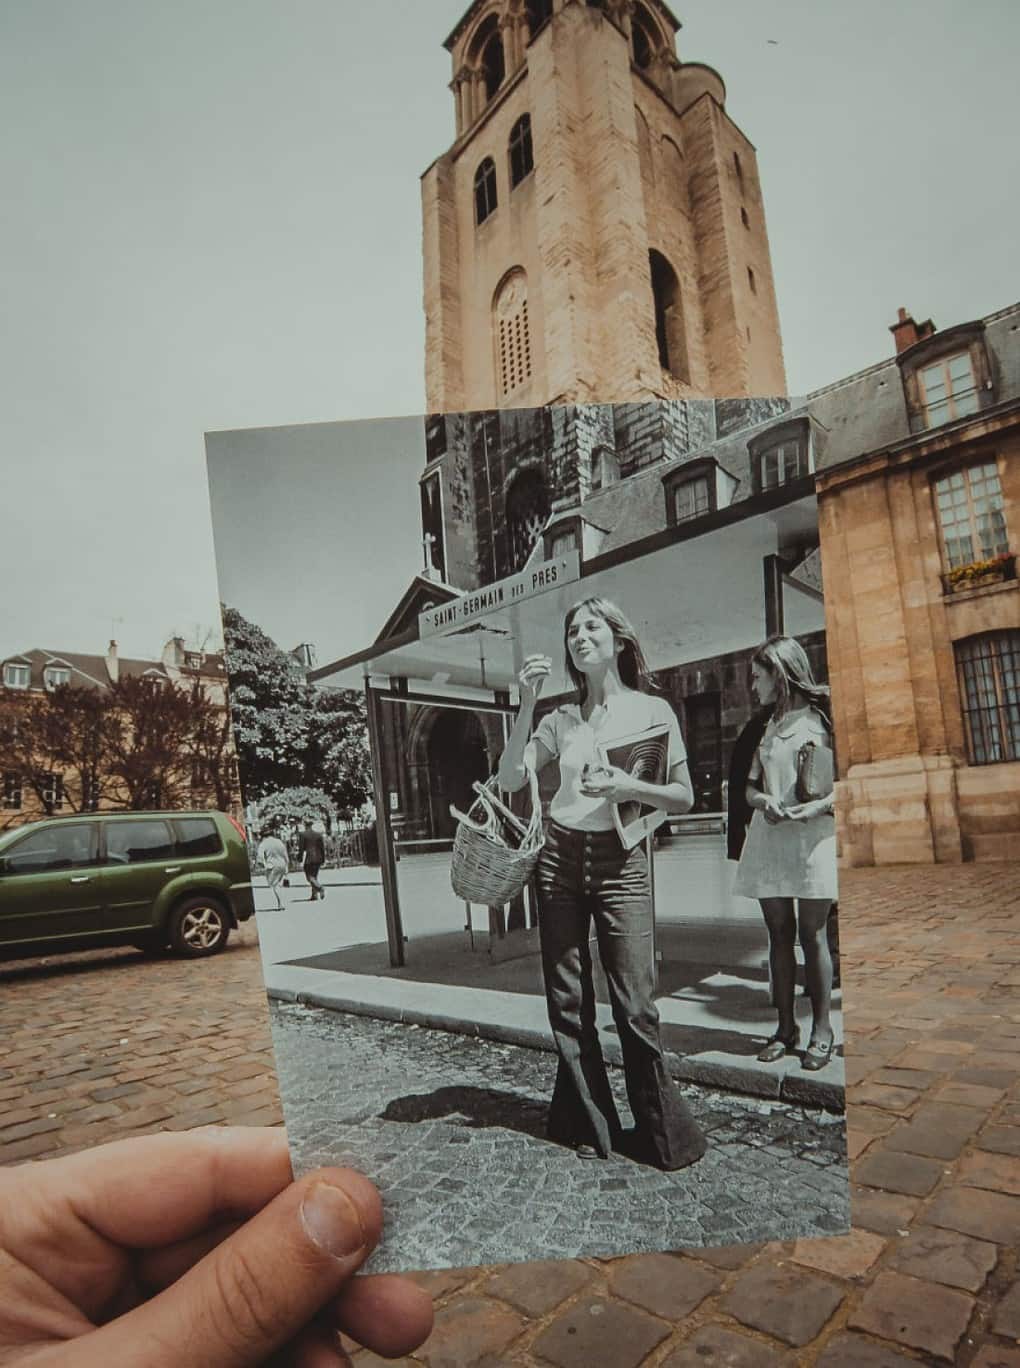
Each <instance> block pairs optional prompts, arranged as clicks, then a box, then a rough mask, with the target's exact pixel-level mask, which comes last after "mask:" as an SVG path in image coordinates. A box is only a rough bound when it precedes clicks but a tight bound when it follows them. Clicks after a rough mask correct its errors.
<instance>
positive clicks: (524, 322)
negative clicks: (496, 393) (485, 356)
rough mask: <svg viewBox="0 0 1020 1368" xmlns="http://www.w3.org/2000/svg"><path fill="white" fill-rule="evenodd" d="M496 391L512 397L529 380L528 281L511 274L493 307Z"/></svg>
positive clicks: (522, 274) (513, 272) (501, 288)
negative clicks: (497, 384) (497, 381)
mask: <svg viewBox="0 0 1020 1368" xmlns="http://www.w3.org/2000/svg"><path fill="white" fill-rule="evenodd" d="M493 314H494V323H495V333H496V363H497V370H498V373H499V390H500V394H501V395H502V396H504V397H505V396H506V395H508V394H511V393H512V392H513V391H514V390H515V389H519V388H520V386H521V385H524V384H526V383H527V381H529V380H530V379H531V327H530V324H529V321H528V278H527V276H526V275H525V274H524V272H523V271H522V270H519V269H518V270H515V271H511V272H510V274H509V275H508V276H507V277H506V278H505V279H504V281H503V283H502V285H500V287H499V289H498V290H497V292H496V298H495V301H494V304H493Z"/></svg>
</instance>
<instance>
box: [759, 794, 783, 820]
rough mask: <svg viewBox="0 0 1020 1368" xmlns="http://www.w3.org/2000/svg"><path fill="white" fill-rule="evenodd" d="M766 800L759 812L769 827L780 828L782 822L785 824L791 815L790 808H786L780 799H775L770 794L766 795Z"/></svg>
mask: <svg viewBox="0 0 1020 1368" xmlns="http://www.w3.org/2000/svg"><path fill="white" fill-rule="evenodd" d="M764 799H765V801H764V802H763V803H762V805H761V808H760V809H759V811H760V812H761V814H762V816H763V817H764V818H765V820H766V822H768V824H769V826H778V825H779V823H780V822H785V821H786V820H787V818H788V817H789V815H790V810H789V808H786V807H784V806H783V804H782V803H781V802H780V801H779V800H778V798H773V797H772V795H771V794H770V793H766V794H765V795H764Z"/></svg>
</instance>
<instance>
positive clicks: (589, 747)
mask: <svg viewBox="0 0 1020 1368" xmlns="http://www.w3.org/2000/svg"><path fill="white" fill-rule="evenodd" d="M563 641H564V650H565V654H566V665H567V671H568V673H569V674H570V677H571V679H572V680H573V682H574V684H575V686H576V688H577V701H576V702H574V703H568V704H564V705H563V706H562V707H559V708H557V709H556V710H555V711H554V712H551V713H548V714H547V715H546V716H545V717H544V718H543V719H542V721H541V722H540V723H539V725H538V727H537V728H536V730H535V735H534V736H533V737H531V739H530V740H529V739H528V738H529V733H530V731H531V723H532V721H533V718H534V712H535V703H536V701H537V698H538V694H539V691H540V690H541V688H542V685H543V683H544V682H545V680H546V678H547V677H548V675H549V673H550V672H551V669H552V661H551V660H550V659H549V657H548V656H538V655H535V656H528V658H527V659H526V660H525V662H524V667H523V669H522V670H521V672H520V676H519V680H520V690H521V706H520V711H519V712H518V714H517V720H516V721H515V723H514V728H513V731H512V732H511V734H510V738H509V740H508V741H507V746H506V750H505V751H504V753H503V757H502V759H501V761H500V765H499V782H500V784H501V785H502V786H503V787H504V788H505V789H508V790H510V791H511V792H512V791H514V790H516V789H519V788H522V787H523V786H524V785H525V784H526V783H527V782H528V776H529V772H531V771H533V772H535V773H537V772H538V771H539V770H541V769H542V768H543V767H544V766H545V765H547V764H548V763H549V762H550V761H552V760H554V759H558V761H559V770H560V787H559V789H558V790H557V792H556V796H555V797H554V798H553V800H552V804H551V806H550V809H549V816H550V822H549V824H548V828H547V830H546V836H545V845H544V847H543V849H542V853H541V856H540V857H539V862H538V871H537V885H538V925H539V937H540V942H541V948H542V971H543V976H544V979H545V992H546V1003H547V1007H548V1011H549V1024H550V1026H551V1027H552V1032H553V1037H554V1039H555V1041H556V1049H557V1053H558V1055H559V1065H558V1069H557V1074H556V1084H555V1087H554V1089H553V1096H552V1102H551V1103H550V1106H549V1120H548V1127H547V1133H548V1136H549V1138H550V1140H555V1141H557V1142H558V1143H560V1144H563V1145H570V1146H572V1147H573V1148H574V1149H575V1150H576V1151H577V1153H578V1155H579V1156H580V1157H581V1158H586V1159H595V1158H601V1159H605V1158H608V1157H609V1155H610V1153H611V1152H612V1151H613V1150H616V1151H618V1152H619V1153H622V1154H625V1155H626V1156H627V1157H629V1158H631V1159H635V1160H638V1161H639V1162H643V1163H648V1164H653V1165H655V1166H656V1167H657V1168H660V1169H680V1168H684V1167H685V1166H686V1165H688V1164H693V1163H694V1162H695V1161H696V1160H698V1159H700V1158H701V1156H702V1155H703V1154H704V1152H705V1137H704V1135H703V1133H702V1131H701V1129H700V1127H699V1126H698V1123H697V1121H696V1119H695V1117H694V1115H693V1113H692V1111H691V1109H690V1108H689V1107H688V1105H687V1103H686V1102H685V1101H684V1099H683V1098H682V1097H681V1095H680V1092H679V1090H678V1089H677V1086H676V1084H675V1083H674V1081H673V1079H672V1077H671V1076H670V1073H669V1070H668V1068H667V1067H666V1062H665V1059H664V1057H663V1050H662V1042H661V1040H660V1037H659V1013H658V1010H657V1008H656V1006H655V964H654V949H653V935H652V930H653V925H652V923H653V909H652V898H651V886H650V879H649V870H648V860H647V857H646V854H645V851H644V848H643V845H638V846H635V847H634V848H633V849H631V850H628V849H627V848H626V847H625V846H624V844H623V842H622V841H621V839H620V836H619V835H618V834H617V831H616V827H615V824H614V821H613V812H612V804H614V803H623V802H639V803H641V804H646V805H649V806H651V807H656V808H660V809H662V810H664V811H666V812H687V811H688V810H689V809H690V807H691V804H692V802H693V794H692V791H691V782H690V776H689V774H688V769H687V752H686V749H685V747H684V743H683V737H682V736H681V734H680V724H679V723H678V721H677V719H676V715H675V713H674V712H673V709H672V708H671V706H670V705H669V703H668V702H667V701H666V699H664V698H661V697H655V696H653V695H650V694H648V693H646V692H645V690H646V689H647V688H648V686H649V683H650V676H649V674H648V668H647V666H646V664H645V659H644V655H643V654H642V651H641V646H640V643H639V642H638V639H637V636H636V634H635V632H634V628H633V627H632V626H631V625H630V623H629V622H628V621H627V619H626V618H625V617H624V616H623V614H622V613H621V612H620V610H619V608H617V607H616V606H615V605H614V604H612V603H610V602H609V601H608V600H606V599H602V598H588V599H585V600H583V601H582V602H581V603H578V604H576V605H575V606H574V607H573V608H571V609H570V611H569V612H568V613H567V615H566V619H565V621H564V624H563ZM656 727H661V728H664V729H665V730H666V733H667V735H668V756H667V763H666V770H665V772H666V781H665V782H664V783H648V782H645V781H643V780H640V779H636V778H634V777H633V776H631V775H630V774H628V773H626V772H625V771H624V770H621V769H618V768H613V767H607V766H606V765H605V763H604V758H603V757H600V747H605V746H607V745H610V744H611V743H612V741H613V740H614V739H617V740H619V739H622V738H625V737H630V736H632V735H633V734H635V733H641V732H644V731H648V730H650V729H652V728H656ZM593 924H594V931H595V936H596V939H597V942H598V949H599V959H600V960H601V963H602V967H603V969H604V971H605V975H606V980H607V983H608V986H609V996H610V1003H611V1006H612V1010H613V1020H614V1022H615V1024H616V1029H617V1032H618V1033H619V1039H620V1046H621V1049H622V1051H623V1064H624V1078H625V1081H626V1085H627V1098H628V1100H629V1102H630V1109H631V1112H632V1113H633V1116H634V1131H633V1132H632V1133H631V1134H628V1135H625V1134H624V1132H623V1130H622V1127H621V1125H620V1119H619V1116H618V1114H617V1110H616V1104H615V1102H614V1100H613V1095H612V1090H611V1088H610V1085H609V1078H608V1075H607V1073H606V1066H605V1060H604V1058H603V1055H602V1049H601V1046H600V1044H599V1037H598V1027H597V1024H596V1015H595V984H594V978H593V973H592V956H591V946H590V939H589V938H590V936H591V931H592V925H593Z"/></svg>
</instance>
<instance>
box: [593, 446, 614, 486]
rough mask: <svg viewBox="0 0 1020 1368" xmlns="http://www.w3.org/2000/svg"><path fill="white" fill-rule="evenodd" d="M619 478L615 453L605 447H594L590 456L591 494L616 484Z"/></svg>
mask: <svg viewBox="0 0 1020 1368" xmlns="http://www.w3.org/2000/svg"><path fill="white" fill-rule="evenodd" d="M619 478H620V463H619V461H618V460H617V459H616V454H615V452H612V451H610V450H609V449H608V448H607V447H596V448H595V450H594V451H593V452H592V454H591V485H590V489H591V493H592V494H597V493H598V491H599V490H600V489H606V488H608V486H609V485H613V484H616V482H617V481H618V480H619Z"/></svg>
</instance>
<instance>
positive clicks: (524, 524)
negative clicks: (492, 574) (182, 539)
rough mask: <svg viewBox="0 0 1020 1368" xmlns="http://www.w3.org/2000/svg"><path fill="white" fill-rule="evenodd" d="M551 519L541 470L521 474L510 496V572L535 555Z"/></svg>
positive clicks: (512, 487)
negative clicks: (534, 551)
mask: <svg viewBox="0 0 1020 1368" xmlns="http://www.w3.org/2000/svg"><path fill="white" fill-rule="evenodd" d="M548 519H549V495H548V494H547V492H546V488H545V480H544V479H543V478H542V472H541V471H540V470H525V471H524V472H523V473H522V474H520V475H518V477H517V479H516V480H514V482H513V484H512V485H511V486H510V489H509V491H508V493H507V496H506V523H507V532H508V534H509V548H508V549H509V554H510V573H511V574H513V573H514V572H515V571H517V570H520V569H521V567H522V566H523V565H524V563H525V561H526V560H527V559H528V557H529V556H530V555H531V552H532V550H533V549H534V546H535V543H536V542H537V541H538V539H539V536H540V535H541V532H542V528H543V527H544V526H545V525H546V523H547V521H548Z"/></svg>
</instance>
